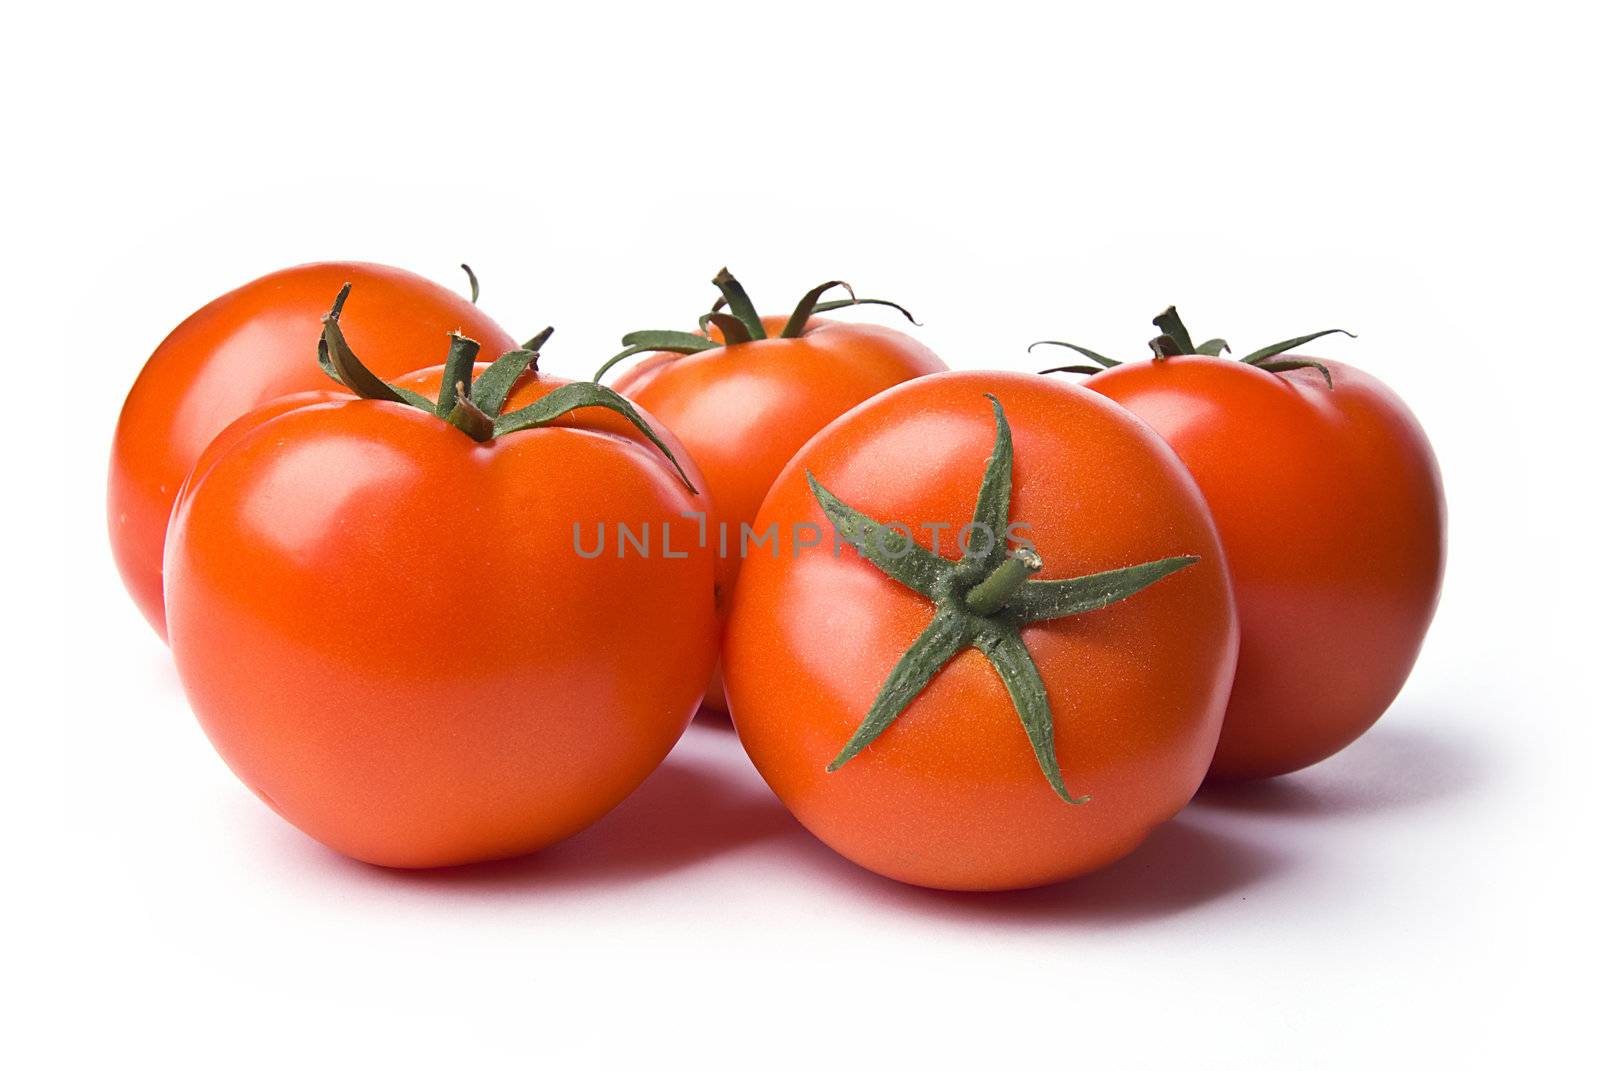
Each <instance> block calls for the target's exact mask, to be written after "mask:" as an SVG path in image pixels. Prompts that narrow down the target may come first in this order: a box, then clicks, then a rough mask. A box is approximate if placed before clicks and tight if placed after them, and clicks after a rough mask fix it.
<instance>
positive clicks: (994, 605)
mask: <svg viewBox="0 0 1600 1071" xmlns="http://www.w3.org/2000/svg"><path fill="white" fill-rule="evenodd" d="M1043 568H1044V559H1043V558H1041V557H1039V555H1038V554H1037V553H1036V552H1035V551H1033V550H1032V549H1030V548H1028V547H1018V548H1017V549H1016V550H1014V551H1012V552H1011V554H1010V556H1008V557H1007V558H1006V560H1005V561H1003V562H1001V563H1000V566H999V567H998V568H997V569H995V570H994V572H992V573H990V574H989V575H988V576H986V577H984V578H983V580H981V581H979V582H978V584H977V585H976V586H974V587H973V588H972V589H971V590H970V591H968V592H967V595H966V599H965V600H964V601H965V602H966V604H967V609H968V610H971V611H972V612H973V613H975V614H982V615H983V616H984V617H988V616H989V615H990V614H992V613H994V612H995V611H997V610H999V609H1000V608H1001V607H1002V606H1004V605H1005V604H1006V602H1007V601H1009V600H1010V598H1011V596H1013V595H1015V594H1016V593H1017V592H1018V591H1019V590H1020V589H1021V587H1022V585H1023V584H1024V583H1026V582H1027V581H1028V579H1029V578H1031V577H1032V576H1033V575H1034V574H1035V573H1037V572H1038V571H1039V570H1041V569H1043Z"/></svg>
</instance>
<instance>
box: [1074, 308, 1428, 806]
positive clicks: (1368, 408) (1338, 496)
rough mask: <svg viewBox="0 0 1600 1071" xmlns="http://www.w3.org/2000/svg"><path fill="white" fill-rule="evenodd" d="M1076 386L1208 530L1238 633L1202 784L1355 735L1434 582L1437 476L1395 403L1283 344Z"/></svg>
mask: <svg viewBox="0 0 1600 1071" xmlns="http://www.w3.org/2000/svg"><path fill="white" fill-rule="evenodd" d="M1163 316H1164V317H1166V316H1168V314H1163ZM1157 323H1158V325H1160V326H1162V327H1163V328H1168V327H1175V328H1176V329H1177V331H1178V334H1179V336H1180V338H1181V342H1178V343H1177V344H1175V345H1174V346H1172V347H1169V348H1170V349H1173V350H1182V351H1191V350H1193V349H1195V348H1196V347H1194V346H1193V345H1192V344H1191V343H1190V342H1189V339H1188V334H1187V332H1186V331H1183V330H1182V323H1181V321H1178V320H1177V318H1176V313H1175V312H1174V313H1170V319H1158V320H1157ZM1326 333H1327V332H1321V334H1326ZM1315 337H1317V336H1315V335H1313V336H1308V338H1307V339H1297V340H1294V342H1295V344H1301V345H1303V344H1304V342H1305V341H1308V340H1309V338H1315ZM1207 348H1209V349H1217V348H1218V347H1216V346H1209V347H1207ZM1246 362H1252V363H1246ZM1325 377H1326V378H1325ZM1085 386H1087V387H1088V388H1089V389H1090V390H1093V391H1097V392H1099V393H1100V394H1103V395H1105V396H1106V397H1108V398H1112V399H1114V400H1116V401H1117V402H1118V403H1120V404H1121V405H1122V406H1124V407H1125V408H1127V409H1128V410H1130V411H1131V412H1133V413H1134V414H1136V415H1137V416H1139V417H1140V418H1141V419H1143V420H1144V421H1145V422H1146V423H1147V424H1149V425H1150V426H1151V427H1152V428H1154V429H1155V430H1156V431H1157V432H1158V433H1160V435H1161V436H1162V438H1164V439H1166V441H1167V442H1168V443H1169V444H1171V446H1172V448H1173V449H1174V450H1175V451H1176V452H1177V454H1178V456H1179V457H1180V458H1182V459H1183V462H1184V464H1185V465H1186V466H1187V467H1188V469H1189V471H1190V472H1191V473H1192V474H1193V475H1194V478H1195V481H1196V482H1197V483H1198V484H1199V485H1200V489H1201V491H1202V492H1204V493H1205V497H1206V501H1207V503H1208V504H1209V505H1210V508H1211V512H1212V515H1213V516H1214V517H1215V518H1216V521H1217V527H1218V529H1219V530H1220V531H1221V533H1222V544H1223V547H1224V548H1225V549H1226V550H1227V554H1228V563H1229V566H1230V569H1231V571H1232V575H1233V583H1234V592H1235V595H1236V597H1237V601H1238V605H1239V619H1240V628H1241V636H1242V639H1241V644H1240V648H1239V671H1238V675H1237V677H1236V679H1235V681H1234V686H1233V697H1232V699H1231V700H1230V701H1229V704H1228V716H1227V720H1226V722H1225V723H1224V725H1223V729H1222V739H1221V742H1220V743H1219V744H1218V747H1217V755H1216V758H1215V760H1213V763H1212V767H1211V774H1212V776H1213V777H1215V778H1218V779H1236V778H1256V777H1271V776H1273V775H1276V774H1284V773H1289V772H1291V771H1293V770H1298V769H1301V768H1302V767H1305V766H1309V765H1311V764H1312V763H1314V762H1318V761H1320V760H1322V759H1325V758H1327V757H1328V756H1329V755H1332V754H1333V753H1334V752H1336V751H1338V750H1339V749H1340V748H1343V747H1344V746H1345V745H1347V744H1349V743H1350V742H1351V741H1353V740H1355V739H1356V738H1357V737H1358V736H1360V735H1361V734H1362V733H1364V732H1365V731H1366V730H1367V729H1369V728H1371V726H1372V724H1373V723H1374V722H1375V721H1377V719H1378V717H1379V715H1381V714H1382V713H1383V712H1384V711H1385V710H1386V709H1387V708H1388V707H1389V704H1390V703H1391V702H1393V700H1394V698H1395V696H1396V695H1397V694H1399V691H1400V688H1401V686H1402V685H1404V684H1405V681H1406V677H1407V676H1408V675H1409V674H1410V672H1411V667H1412V665H1413V664H1414V663H1415V662H1416V659H1417V654H1418V652H1419V651H1420V650H1421V648H1422V640H1423V636H1424V635H1425V634H1426V633H1427V631H1428V624H1429V623H1430V622H1431V621H1432V619H1433V612H1434V607H1435V605H1436V604H1437V602H1438V599H1439V587H1440V584H1441V582H1442V580H1443V576H1444V556H1445V507H1444V492H1443V488H1442V487H1441V484H1440V480H1439V468H1438V465H1437V463H1436V462H1435V460H1434V456H1433V450H1432V448H1431V447H1430V446H1429V445H1428V440H1427V437H1426V436H1425V435H1424V434H1423V431H1422V428H1421V426H1420V425H1419V424H1418V423H1417V421H1416V418H1415V417H1413V416H1412V415H1411V412H1410V410H1408V409H1407V408H1406V406H1405V403H1403V402H1402V401H1401V400H1400V399H1399V398H1398V397H1396V396H1395V394H1394V393H1393V392H1392V391H1390V390H1389V389H1388V388H1387V387H1385V386H1384V385H1383V384H1382V383H1380V382H1378V381H1377V380H1376V379H1374V378H1373V377H1372V376H1369V375H1367V374H1366V373H1364V372H1361V371H1359V370H1357V369H1355V368H1351V367H1349V366H1348V365H1343V364H1339V363H1337V362H1334V361H1321V360H1318V361H1314V362H1313V361H1312V360H1311V359H1310V358H1305V357H1295V356H1293V355H1292V354H1288V353H1286V352H1284V348H1283V347H1282V346H1278V347H1266V348H1265V349H1263V350H1261V351H1258V352H1257V353H1256V354H1252V355H1251V356H1250V357H1248V358H1246V359H1245V361H1232V360H1225V359H1221V358H1218V357H1211V356H1204V355H1195V356H1188V355H1179V356H1170V357H1162V358H1160V359H1156V360H1150V361H1138V362H1130V363H1125V364H1120V365H1118V366H1116V367H1114V368H1111V369H1110V370H1107V371H1101V372H1098V373H1097V374H1095V375H1094V376H1092V377H1091V378H1090V379H1089V380H1088V381H1087V383H1086V384H1085Z"/></svg>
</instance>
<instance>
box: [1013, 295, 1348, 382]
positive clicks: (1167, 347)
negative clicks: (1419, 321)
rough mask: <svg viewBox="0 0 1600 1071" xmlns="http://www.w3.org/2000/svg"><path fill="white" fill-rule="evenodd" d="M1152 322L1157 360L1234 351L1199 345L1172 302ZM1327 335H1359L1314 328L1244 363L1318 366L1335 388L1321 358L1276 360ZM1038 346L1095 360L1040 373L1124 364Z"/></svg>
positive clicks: (1211, 343)
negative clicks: (1307, 333) (1154, 328)
mask: <svg viewBox="0 0 1600 1071" xmlns="http://www.w3.org/2000/svg"><path fill="white" fill-rule="evenodd" d="M1150 322H1151V323H1153V324H1154V325H1155V326H1156V327H1157V328H1159V329H1160V331H1161V333H1160V334H1159V335H1157V336H1156V337H1155V338H1153V339H1151V340H1150V349H1151V351H1152V352H1154V353H1155V359H1156V360H1158V361H1163V360H1166V359H1167V358H1168V357H1180V356H1185V355H1198V356H1203V357H1221V356H1222V355H1223V354H1224V353H1231V352H1232V351H1231V350H1230V349H1229V347H1228V343H1227V341H1226V340H1224V339H1220V338H1210V339H1207V340H1206V341H1204V342H1202V343H1200V344H1199V345H1196V344H1195V342H1194V339H1193V338H1192V337H1191V336H1190V334H1189V329H1188V328H1187V327H1185V326H1184V323H1183V319H1182V318H1181V317H1179V315H1178V310H1177V309H1175V308H1173V307H1172V306H1171V305H1168V306H1167V307H1166V309H1164V310H1163V311H1162V312H1161V314H1160V315H1159V316H1157V317H1156V318H1155V319H1154V320H1152V321H1150ZM1325 335H1348V336H1349V337H1350V338H1355V337H1356V336H1355V335H1353V334H1351V333H1350V332H1349V331H1346V330H1344V329H1343V328H1340V327H1332V328H1329V329H1328V330H1326V331H1313V332H1312V333H1311V334H1309V335H1299V336H1297V337H1295V338H1290V339H1285V340H1283V341H1282V342H1274V343H1273V344H1272V345H1270V346H1263V347H1261V348H1260V349H1259V350H1256V351H1255V352H1253V353H1248V354H1246V355H1245V356H1243V357H1241V358H1239V360H1240V362H1241V363H1243V364H1248V365H1254V366H1255V367H1257V368H1259V369H1261V370H1262V371H1263V372H1292V371H1294V370H1295V369H1297V368H1315V369H1316V370H1317V371H1318V372H1321V373H1322V378H1323V379H1324V380H1325V381H1326V382H1327V384H1328V389H1329V390H1332V389H1333V373H1332V372H1330V371H1329V370H1328V366H1327V365H1325V364H1323V363H1322V362H1321V361H1313V360H1311V359H1310V358H1308V357H1288V358H1285V359H1284V360H1281V361H1280V360H1275V358H1277V357H1278V356H1279V355H1280V354H1284V353H1287V352H1289V351H1290V350H1292V349H1294V348H1295V347H1297V346H1303V345H1305V344H1306V343H1307V342H1311V341H1314V340H1315V339H1319V338H1322V337H1323V336H1325ZM1034 346H1064V347H1066V348H1067V349H1069V350H1072V351H1073V352H1075V353H1080V354H1082V355H1083V356H1085V357H1088V358H1089V359H1090V360H1092V361H1094V362H1095V364H1094V366H1091V365H1084V364H1068V365H1061V366H1060V367H1057V368H1045V369H1042V370H1041V371H1040V375H1048V374H1049V373H1051V372H1076V373H1079V374H1082V375H1088V376H1092V375H1094V374H1095V373H1097V372H1099V371H1101V370H1102V369H1106V368H1115V367H1117V365H1119V364H1121V363H1122V362H1121V361H1114V360H1112V359H1111V358H1109V357H1102V356H1100V355H1099V354H1098V353H1095V352H1094V351H1093V350H1086V349H1084V348H1083V347H1082V346H1079V345H1076V344H1074V343H1071V342H1057V341H1055V340H1053V339H1043V340H1041V341H1039V342H1035V343H1034V344H1033V346H1029V347H1028V352H1030V353H1032V352H1033V347H1034ZM1096 366H1097V367H1096Z"/></svg>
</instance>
